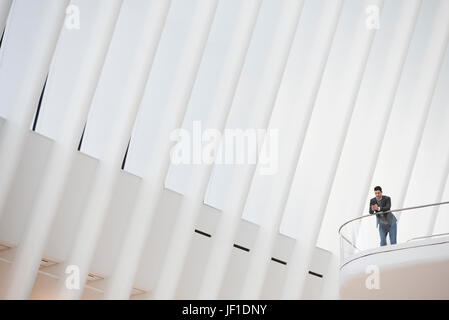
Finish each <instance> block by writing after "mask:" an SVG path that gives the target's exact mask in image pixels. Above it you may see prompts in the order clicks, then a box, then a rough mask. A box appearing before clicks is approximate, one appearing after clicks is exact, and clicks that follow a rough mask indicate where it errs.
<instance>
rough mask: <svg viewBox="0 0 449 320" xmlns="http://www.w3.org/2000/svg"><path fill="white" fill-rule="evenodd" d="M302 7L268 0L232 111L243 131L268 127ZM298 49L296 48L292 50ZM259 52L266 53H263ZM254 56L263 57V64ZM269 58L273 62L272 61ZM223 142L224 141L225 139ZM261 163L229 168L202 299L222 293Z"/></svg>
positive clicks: (270, 137) (272, 141) (269, 137)
mask: <svg viewBox="0 0 449 320" xmlns="http://www.w3.org/2000/svg"><path fill="white" fill-rule="evenodd" d="M302 6H303V2H302V1H296V0H294V1H283V2H282V4H280V3H278V2H276V1H266V2H263V3H262V6H261V8H260V13H259V18H258V21H257V23H256V26H255V30H254V34H253V38H252V43H251V45H250V48H249V50H248V54H247V57H246V59H247V61H248V64H252V65H251V66H247V65H245V66H244V68H243V71H242V75H241V78H240V82H239V87H238V88H237V92H236V95H235V97H234V103H233V105H232V110H231V113H230V116H229V118H228V120H227V127H228V128H230V129H232V128H233V127H232V126H233V125H234V124H240V125H243V127H242V129H243V130H246V129H250V130H254V129H264V130H265V129H267V128H268V124H269V120H270V118H271V115H272V111H273V108H274V104H275V100H276V96H277V94H278V90H279V86H280V83H281V79H282V75H283V73H284V70H285V66H286V62H287V58H288V55H289V53H290V49H291V46H292V43H293V38H294V36H295V31H296V29H297V25H298V21H299V17H300V15H301V10H302ZM274 7H276V8H274ZM267 30H273V32H267ZM263 45H264V46H265V47H263ZM292 54H295V53H294V52H292ZM259 55H265V56H263V57H259V58H257V56H259ZM252 61H257V64H255V63H252ZM269 61H272V62H271V63H268V62H269ZM254 70H259V72H260V73H261V74H263V77H262V78H261V79H260V81H259V82H258V83H257V85H254V83H253V82H254V81H255V79H254ZM248 101H252V102H251V104H248ZM243 110H245V111H247V112H248V116H249V118H247V119H242V113H243ZM242 120H246V121H245V122H246V123H242ZM264 139H265V142H266V141H269V143H268V144H267V145H265V147H267V148H268V149H269V150H268V151H269V152H271V153H272V154H273V155H274V157H273V158H272V159H271V160H272V161H273V162H276V159H277V155H275V153H276V152H277V148H276V145H277V143H278V141H277V136H276V135H274V134H272V133H270V132H267V133H266V134H265V136H264ZM262 142H263V141H259V143H260V145H258V146H257V149H258V151H261V152H263V150H262ZM223 146H224V144H222V147H223ZM224 152H229V150H226V149H225V150H224ZM238 156H241V155H238V154H237V155H236V157H238ZM259 159H260V158H259ZM278 165H279V164H278V163H272V164H270V166H272V168H265V169H266V170H267V171H270V172H269V173H268V172H267V173H266V174H270V175H271V174H276V172H277V170H278V168H277V166H278ZM256 168H257V167H256V165H248V164H234V165H233V168H232V171H231V172H228V173H230V174H231V181H230V183H229V184H228V185H229V186H230V187H231V188H230V190H229V191H228V192H225V200H224V202H223V204H224V205H223V213H222V215H221V218H220V220H219V223H218V226H217V229H216V231H215V233H214V235H213V238H212V240H213V245H212V249H211V255H210V257H209V259H208V263H207V268H206V270H205V274H204V276H203V279H202V287H201V289H200V296H199V298H200V299H216V298H218V295H219V292H220V288H221V284H222V282H223V278H224V276H225V273H226V269H227V267H228V261H229V259H230V256H231V251H232V250H233V241H234V237H235V235H236V232H237V230H238V226H239V222H240V221H241V214H242V211H243V207H244V205H245V200H246V198H247V195H248V192H249V189H250V185H251V181H252V179H253V177H254V176H255V174H256ZM259 169H260V167H259ZM271 171H272V172H271ZM261 172H262V171H257V174H261ZM262 174H263V173H262Z"/></svg>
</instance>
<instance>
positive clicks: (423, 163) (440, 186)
mask: <svg viewBox="0 0 449 320" xmlns="http://www.w3.org/2000/svg"><path fill="white" fill-rule="evenodd" d="M448 29H449V27H448ZM448 81H449V50H448V49H447V48H446V53H445V57H444V63H443V64H442V65H441V68H440V71H439V77H438V80H437V84H436V87H435V91H434V94H433V98H432V103H431V106H430V110H429V111H428V112H429V113H428V117H427V122H426V124H425V127H424V129H423V133H422V137H421V143H420V145H419V149H418V150H417V151H416V152H417V154H416V160H415V162H414V165H413V168H410V170H411V172H409V175H410V178H409V184H408V188H407V189H406V190H407V192H406V194H405V199H404V205H406V206H415V205H418V204H419V203H418V201H420V202H421V203H437V202H442V201H444V200H443V199H442V195H443V191H444V185H445V183H446V178H447V174H448V171H447V170H448V168H449V167H448V165H447V162H448V160H449V148H447V137H448V136H449V128H448V125H447V124H448V123H449V108H448V107H447V101H448V98H449V91H448V90H447V84H448V83H449V82H448ZM436 212H438V209H437V208H426V209H421V210H419V211H418V212H417V213H416V214H417V215H419V218H418V219H419V224H417V223H416V219H417V217H414V216H413V215H403V216H401V223H400V225H401V230H403V231H401V233H400V236H401V237H400V239H402V240H403V241H407V240H409V239H411V238H413V237H420V236H426V235H429V236H430V235H432V231H433V227H434V223H435V218H436V216H435V214H436Z"/></svg>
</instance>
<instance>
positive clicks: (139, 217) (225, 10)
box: [109, 0, 259, 299]
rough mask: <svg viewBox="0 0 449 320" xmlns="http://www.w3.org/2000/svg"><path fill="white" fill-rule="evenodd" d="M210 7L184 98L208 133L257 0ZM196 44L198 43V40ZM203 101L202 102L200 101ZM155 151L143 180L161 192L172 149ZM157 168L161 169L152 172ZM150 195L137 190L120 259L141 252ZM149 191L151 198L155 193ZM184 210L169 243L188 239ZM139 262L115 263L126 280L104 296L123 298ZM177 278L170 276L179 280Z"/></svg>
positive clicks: (222, 109)
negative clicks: (200, 107)
mask: <svg viewBox="0 0 449 320" xmlns="http://www.w3.org/2000/svg"><path fill="white" fill-rule="evenodd" d="M211 5H212V4H211V3H209V5H208V6H203V9H202V10H207V11H204V12H203V13H202V15H203V16H204V15H205V14H206V13H207V12H209V14H207V16H208V15H210V14H212V13H213V11H214V10H215V18H214V21H213V24H212V26H211V30H210V34H209V38H208V42H207V43H206V44H205V46H206V47H205V49H204V55H203V58H202V61H201V65H200V66H199V71H198V76H197V78H196V80H195V85H194V87H193V91H192V95H191V98H190V99H191V100H190V101H189V103H188V106H187V110H189V109H190V108H192V107H193V106H195V105H196V104H198V103H199V102H200V101H201V103H203V104H204V103H205V104H206V105H209V107H208V109H209V110H210V111H211V112H210V114H211V115H212V116H213V118H212V119H209V121H208V122H207V123H208V124H210V125H211V127H213V128H222V127H223V125H224V119H225V118H226V115H227V112H228V108H229V105H230V101H231V100H232V96H233V92H234V88H235V86H236V83H237V81H238V76H239V73H240V69H241V65H242V63H243V58H244V54H245V52H246V49H247V45H248V42H249V38H250V35H251V31H252V26H253V24H254V20H255V17H256V15H257V10H258V6H259V1H258V0H256V1H246V2H244V3H243V2H240V1H222V2H220V3H219V4H218V6H217V8H216V9H215V8H214V7H215V6H211ZM202 10H201V11H202ZM231 17H234V18H235V21H234V22H233V24H232V28H231V29H229V24H228V23H229V19H230V18H231ZM197 28H201V29H199V30H203V32H204V31H205V28H206V26H205V25H201V24H200V25H197V27H196V28H195V29H197ZM197 41H198V40H197ZM201 41H204V39H203V40H201ZM217 43H220V45H217ZM192 49H193V48H192ZM217 51H218V52H217ZM217 66H220V68H219V73H218V74H216V73H215V74H214V73H213V70H215V68H216V67H217ZM211 72H212V73H211ZM211 77H217V79H218V80H216V81H215V80H214V81H213V82H211ZM206 87H208V89H207V90H208V92H206V91H204V90H205V89H204V88H206ZM205 100H206V101H208V102H205ZM181 101H183V100H181ZM178 103H179V102H178ZM186 114H187V113H186ZM180 125H181V122H179V123H178V124H177V126H178V128H179V127H180ZM161 146H162V147H163V150H164V152H163V155H164V157H163V159H159V160H160V163H159V164H158V165H157V166H156V167H154V168H152V167H151V165H150V166H149V167H148V169H147V174H146V175H145V179H148V178H149V177H155V178H154V180H153V184H154V185H156V188H162V187H163V185H164V180H165V177H166V174H167V170H168V168H169V164H170V159H169V150H170V148H171V146H172V144H166V142H164V145H163V144H161ZM158 168H161V169H160V170H157V169H158ZM153 188H154V187H153ZM192 189H193V190H197V189H195V186H193V187H192ZM150 190H151V189H150V185H149V184H148V185H147V187H146V188H145V189H142V195H141V196H140V198H141V199H139V201H138V209H137V210H136V211H135V214H134V216H133V222H132V223H131V224H130V226H129V228H128V229H129V236H128V237H127V241H126V242H125V244H126V246H123V248H122V250H123V252H124V253H123V254H126V252H127V248H133V250H135V248H136V246H139V247H138V249H139V250H140V251H134V252H138V253H139V252H142V250H143V246H144V245H145V240H146V238H147V233H148V231H149V230H150V227H151V222H152V216H153V215H154V214H156V213H155V212H154V210H155V206H156V204H157V199H158V198H159V197H158V196H150V197H149V196H148V194H150V195H152V194H151V193H149V191H150ZM161 191H162V190H160V191H158V190H156V192H159V193H160V192H161ZM152 192H153V193H154V192H155V191H152ZM200 194H201V192H198V196H199V199H198V200H197V202H196V205H197V206H198V204H200V203H202V198H201V196H200ZM203 194H204V193H203ZM156 195H158V193H156ZM190 197H191V195H190ZM185 208H186V207H185V203H184V205H183V206H182V208H181V210H182V212H180V216H184V218H183V221H182V222H178V224H177V225H176V226H175V228H174V230H170V232H171V233H173V238H172V239H173V240H174V241H179V237H180V234H179V233H177V231H176V230H177V229H181V228H183V227H185V228H186V230H187V231H186V232H185V233H186V234H185V235H184V237H190V236H191V234H192V233H193V224H194V222H195V214H196V213H197V212H196V211H194V210H192V209H191V211H185V210H184V209H185ZM186 221H187V222H186ZM186 223H187V224H188V225H189V226H192V227H191V228H189V227H187V226H186V225H185V224H186ZM136 235H137V236H136ZM181 236H182V235H181ZM180 244H181V245H184V246H186V247H187V246H188V243H182V241H181V243H180ZM128 250H129V249H128ZM139 257H140V255H137V256H135V257H134V258H132V259H130V257H127V259H126V260H127V261H125V259H123V260H120V262H119V263H120V264H121V263H123V262H126V263H124V264H123V267H120V264H119V267H120V268H119V267H118V268H117V269H116V272H115V275H114V276H115V277H122V278H124V277H129V278H128V279H127V278H124V279H125V281H121V283H119V282H120V280H115V281H116V282H117V285H115V286H114V284H112V285H111V294H110V295H109V297H111V298H112V297H119V298H122V299H124V298H127V297H128V296H129V291H130V290H129V289H130V285H131V284H132V280H133V278H134V276H135V273H136V271H137V268H138V262H139ZM174 267H175V268H176V270H175V271H176V272H179V273H180V272H181V271H182V267H183V265H182V264H181V263H180V264H178V265H176V266H174ZM125 268H126V269H125ZM172 268H173V266H172ZM179 273H177V274H176V275H175V276H179ZM111 280H113V279H111ZM176 282H177V279H175V280H174V284H176ZM120 288H121V289H120ZM172 290H174V289H172ZM171 293H172V294H173V291H171ZM155 296H156V298H158V297H161V296H162V295H161V294H156V295H155ZM167 296H169V295H167Z"/></svg>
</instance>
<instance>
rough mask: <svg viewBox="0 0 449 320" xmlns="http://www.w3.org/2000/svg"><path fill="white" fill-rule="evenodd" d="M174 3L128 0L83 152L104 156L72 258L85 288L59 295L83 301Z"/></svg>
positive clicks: (95, 100)
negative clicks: (156, 52) (146, 86)
mask: <svg viewBox="0 0 449 320" xmlns="http://www.w3.org/2000/svg"><path fill="white" fill-rule="evenodd" d="M169 5H170V2H169V1H163V2H161V1H157V0H154V1H146V0H125V1H123V4H122V6H121V9H120V13H119V16H118V20H117V24H116V27H115V30H114V34H113V36H112V40H111V44H110V46H109V51H108V53H107V56H106V60H105V63H104V66H103V70H102V73H101V76H100V79H99V82H98V86H97V89H96V91H95V96H94V98H93V102H92V106H91V110H90V115H89V120H88V123H87V127H86V131H85V134H84V139H83V146H82V150H83V151H85V152H86V153H88V154H91V155H93V156H96V157H98V158H99V159H100V165H99V167H98V171H97V173H96V175H95V176H94V177H93V184H92V191H91V194H90V195H89V199H88V200H87V203H86V208H85V210H84V212H83V216H82V218H81V221H80V224H79V226H78V230H77V235H76V237H75V241H74V243H73V246H72V249H71V252H70V254H69V258H68V260H67V261H65V262H64V266H68V265H75V266H77V267H78V268H79V271H80V279H81V286H80V290H70V289H69V288H66V286H65V283H61V284H60V295H61V296H60V297H61V298H63V299H67V298H68V299H79V298H80V296H81V294H82V290H83V288H84V281H85V279H86V277H87V275H88V271H89V266H90V263H91V261H92V255H93V253H94V252H95V249H96V243H97V240H98V238H99V236H100V235H101V230H102V225H103V221H104V219H105V217H106V213H107V207H108V204H109V201H110V200H111V195H112V192H113V189H114V185H115V182H116V180H117V177H118V174H119V173H120V170H119V169H120V164H121V162H122V160H123V155H124V153H125V150H126V147H127V144H128V141H129V138H130V136H131V132H132V128H133V124H134V120H135V117H136V114H137V110H138V107H139V105H140V101H141V98H142V94H143V91H144V88H145V84H146V81H147V78H148V74H149V71H150V69H151V64H152V61H153V57H154V54H155V51H156V48H157V45H158V42H159V38H160V34H161V32H162V29H163V26H164V22H165V17H166V15H167V12H168V9H169Z"/></svg>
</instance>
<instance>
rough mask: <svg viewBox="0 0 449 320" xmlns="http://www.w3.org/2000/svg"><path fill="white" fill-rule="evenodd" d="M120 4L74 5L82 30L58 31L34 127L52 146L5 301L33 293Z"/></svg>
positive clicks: (81, 1) (85, 1)
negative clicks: (36, 122)
mask: <svg viewBox="0 0 449 320" xmlns="http://www.w3.org/2000/svg"><path fill="white" fill-rule="evenodd" d="M121 3H122V1H121V0H116V1H110V0H101V1H95V2H92V1H90V0H79V1H74V2H73V4H75V5H77V6H78V8H79V10H80V11H81V12H83V19H82V26H80V29H79V30H77V31H73V30H70V29H67V28H63V30H62V32H61V35H60V37H59V40H58V44H57V47H56V51H55V56H54V59H53V62H52V64H51V67H50V73H49V75H48V80H47V86H46V90H45V95H44V98H43V101H42V105H41V110H40V115H39V122H38V127H37V128H38V131H40V132H41V133H43V134H44V135H46V136H48V137H50V138H52V139H54V140H55V143H54V144H53V146H52V149H51V153H50V156H49V160H48V165H47V168H48V169H47V171H46V172H45V175H44V178H43V180H42V182H41V184H40V188H39V192H38V194H37V196H36V202H35V204H34V207H33V210H32V212H30V214H29V221H28V222H27V226H26V230H25V232H24V235H23V238H22V240H21V242H20V245H19V247H18V249H17V253H16V255H15V259H14V261H13V263H12V268H11V271H12V275H11V276H10V277H9V280H10V290H9V292H8V297H9V298H15V299H26V298H28V296H29V294H30V292H31V289H32V287H33V283H34V278H35V276H36V275H37V272H38V269H39V264H40V261H41V258H42V256H43V250H44V247H45V244H46V241H47V236H48V234H49V233H50V230H51V226H52V222H53V219H54V217H55V215H56V214H57V209H58V205H59V203H60V201H61V198H62V195H63V192H64V190H65V184H66V183H67V179H68V176H69V173H70V168H71V167H72V162H73V160H74V158H75V156H74V153H75V152H76V148H77V145H78V142H79V139H80V136H81V134H82V130H83V127H84V124H85V122H86V119H87V115H88V112H89V107H90V104H91V100H92V97H93V94H94V92H95V88H96V86H97V81H98V78H99V76H100V73H101V69H102V66H103V63H104V57H105V55H106V52H107V48H108V46H109V41H110V39H111V36H112V32H113V30H114V25H115V22H116V18H117V15H118V13H119V10H120V6H121Z"/></svg>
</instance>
